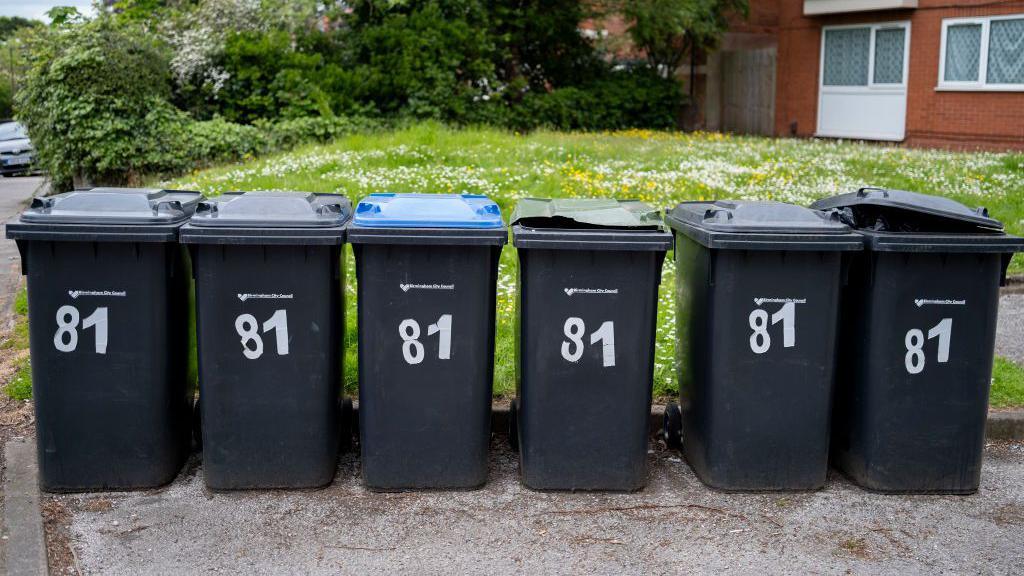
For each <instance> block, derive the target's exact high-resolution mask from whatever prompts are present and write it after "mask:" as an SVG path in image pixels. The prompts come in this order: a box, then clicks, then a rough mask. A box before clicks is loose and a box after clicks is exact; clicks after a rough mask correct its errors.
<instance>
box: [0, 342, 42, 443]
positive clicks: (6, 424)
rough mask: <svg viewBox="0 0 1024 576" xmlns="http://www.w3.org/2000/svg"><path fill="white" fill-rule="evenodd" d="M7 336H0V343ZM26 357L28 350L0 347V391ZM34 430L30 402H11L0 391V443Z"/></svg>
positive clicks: (30, 433)
mask: <svg viewBox="0 0 1024 576" xmlns="http://www.w3.org/2000/svg"><path fill="white" fill-rule="evenodd" d="M7 337H8V335H2V336H0V342H3V341H4V340H6V339H7ZM27 357H28V350H15V349H11V348H4V347H2V346H0V390H2V389H3V387H5V386H7V383H8V382H10V381H11V378H13V377H14V375H15V374H16V373H17V372H18V368H19V367H20V365H21V362H22V361H23V360H24V359H25V358H27ZM34 430H35V415H34V414H33V412H32V402H31V401H25V400H12V399H11V398H10V397H8V396H7V394H4V393H3V392H2V391H0V443H6V442H7V440H10V439H11V438H13V437H15V436H31V435H32V433H33V432H34Z"/></svg>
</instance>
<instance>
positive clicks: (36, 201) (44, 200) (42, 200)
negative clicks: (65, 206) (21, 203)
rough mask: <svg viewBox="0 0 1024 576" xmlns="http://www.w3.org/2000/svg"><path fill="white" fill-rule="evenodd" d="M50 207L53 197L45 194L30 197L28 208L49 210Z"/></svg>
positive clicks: (51, 206)
mask: <svg viewBox="0 0 1024 576" xmlns="http://www.w3.org/2000/svg"><path fill="white" fill-rule="evenodd" d="M50 208H53V198H49V197H45V196H36V197H34V198H32V203H31V204H30V205H29V209H30V210H49V209H50Z"/></svg>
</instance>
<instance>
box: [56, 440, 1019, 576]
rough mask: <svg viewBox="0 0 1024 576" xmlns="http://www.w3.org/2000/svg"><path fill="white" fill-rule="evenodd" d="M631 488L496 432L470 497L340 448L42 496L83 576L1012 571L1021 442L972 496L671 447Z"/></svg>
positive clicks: (992, 454) (997, 458)
mask: <svg viewBox="0 0 1024 576" xmlns="http://www.w3.org/2000/svg"><path fill="white" fill-rule="evenodd" d="M650 463H651V475H650V485H649V486H648V487H647V488H646V489H645V490H643V491H641V492H638V493H634V494H589V493H581V494H565V493H542V492H534V491H530V490H527V489H525V488H523V487H522V486H521V485H520V484H519V481H518V478H517V462H516V459H515V455H513V454H512V453H510V452H509V451H508V450H507V449H505V448H504V447H503V446H502V445H500V444H498V443H497V442H496V443H495V445H494V446H493V448H492V459H491V478H490V481H489V482H488V483H487V485H486V486H484V487H483V488H482V489H480V490H475V491H468V492H410V493H397V494H381V493H374V492H369V491H367V490H366V489H364V488H363V487H362V485H361V483H360V480H359V467H358V461H357V460H356V459H355V458H354V457H353V456H351V455H349V456H346V457H344V458H343V459H342V462H341V463H340V466H339V470H338V478H337V479H336V480H335V482H334V484H333V485H332V486H330V487H328V488H326V489H324V490H314V491H298V492H296V491H271V492H245V493H226V494H225V493H210V492H208V491H206V490H205V488H204V487H203V479H202V470H201V469H200V468H199V466H198V464H196V463H195V462H193V464H192V465H191V467H190V468H189V469H187V470H186V471H185V472H184V473H183V474H182V475H181V476H180V477H179V478H178V480H177V481H175V482H174V483H173V484H172V485H171V486H170V487H168V488H166V489H163V490H156V491H149V492H136V493H116V494H87V495H68V496H58V497H55V500H56V502H55V504H56V505H59V506H61V507H63V508H65V509H66V510H67V512H68V513H69V515H70V517H71V520H70V527H69V534H70V538H71V545H72V546H73V548H74V550H75V553H74V556H75V558H76V559H77V563H78V566H77V568H79V569H81V571H82V572H83V573H87V574H90V573H103V574H199V573H203V574H206V573H239V572H242V573H249V574H284V573H304V574H339V573H340V574H389V575H390V574H441V573H444V574H464V573H476V574H681V573H708V574H711V573H722V572H740V573H750V572H763V573H816V574H820V573H826V574H842V573H847V572H852V573H857V574H870V573H881V572H885V573H921V572H927V573H942V572H952V573H963V572H970V573H1012V572H1015V571H1017V570H1019V569H1020V567H1021V566H1024V547H1022V546H1021V534H1022V531H1024V444H1020V443H1017V444H991V445H990V446H989V447H988V448H987V450H986V463H985V468H984V472H983V478H982V488H981V491H980V492H979V493H978V494H976V495H973V496H967V497H963V496H960V497H955V496H916V497H907V496H902V497H901V496H884V495H877V494H870V493H867V492H864V491H862V490H860V489H858V488H856V487H855V486H852V485H851V484H850V483H849V482H848V481H846V480H845V479H843V478H841V477H837V476H835V475H834V476H833V478H831V480H830V481H829V483H828V486H827V488H826V489H824V490H821V491H818V492H811V493H795V494H726V493H722V492H717V491H714V490H711V489H708V488H707V487H705V486H704V485H702V484H701V483H700V482H699V481H698V480H697V478H696V477H695V476H694V474H693V472H692V471H691V470H690V468H689V467H688V466H687V465H686V464H685V463H683V462H682V461H681V460H680V458H679V457H678V453H675V452H669V451H665V450H663V449H661V450H657V451H656V452H655V453H652V454H651V456H650Z"/></svg>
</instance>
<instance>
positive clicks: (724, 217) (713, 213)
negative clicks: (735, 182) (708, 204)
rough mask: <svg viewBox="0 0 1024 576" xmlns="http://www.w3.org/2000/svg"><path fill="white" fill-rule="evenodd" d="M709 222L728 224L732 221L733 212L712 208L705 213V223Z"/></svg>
mask: <svg viewBox="0 0 1024 576" xmlns="http://www.w3.org/2000/svg"><path fill="white" fill-rule="evenodd" d="M708 220H718V221H726V222H728V221H729V220H732V211H730V210H722V209H719V208H710V209H708V210H706V211H705V212H704V221H705V222H707V221H708Z"/></svg>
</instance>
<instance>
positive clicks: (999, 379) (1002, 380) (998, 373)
mask: <svg viewBox="0 0 1024 576" xmlns="http://www.w3.org/2000/svg"><path fill="white" fill-rule="evenodd" d="M989 405H990V406H992V407H995V408H1010V407H1016V406H1024V368H1022V367H1020V366H1018V365H1017V364H1015V363H1013V362H1011V361H1010V360H1007V359H1006V358H1002V357H1000V356H996V361H995V364H994V365H993V366H992V391H991V392H990V393H989Z"/></svg>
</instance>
